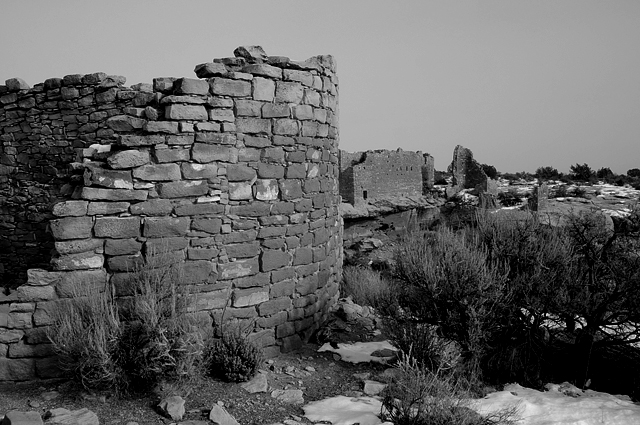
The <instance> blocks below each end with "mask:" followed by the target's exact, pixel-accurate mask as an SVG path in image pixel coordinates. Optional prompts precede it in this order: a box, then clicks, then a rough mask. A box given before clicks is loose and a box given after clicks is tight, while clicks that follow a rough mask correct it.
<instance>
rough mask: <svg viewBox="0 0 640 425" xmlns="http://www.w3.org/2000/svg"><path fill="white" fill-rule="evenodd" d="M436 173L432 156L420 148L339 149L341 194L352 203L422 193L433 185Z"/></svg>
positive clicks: (344, 199) (345, 200) (346, 200)
mask: <svg viewBox="0 0 640 425" xmlns="http://www.w3.org/2000/svg"><path fill="white" fill-rule="evenodd" d="M433 173H434V168H433V157H432V156H431V155H429V154H423V153H422V152H420V151H418V152H405V151H403V150H401V149H398V150H396V151H387V150H376V151H366V152H354V153H350V152H346V151H343V150H341V151H340V195H341V196H342V199H343V201H344V202H348V203H350V204H352V205H355V204H358V203H360V202H364V201H366V200H368V199H381V198H389V197H407V196H420V195H422V194H423V193H425V189H427V188H431V187H432V186H433Z"/></svg>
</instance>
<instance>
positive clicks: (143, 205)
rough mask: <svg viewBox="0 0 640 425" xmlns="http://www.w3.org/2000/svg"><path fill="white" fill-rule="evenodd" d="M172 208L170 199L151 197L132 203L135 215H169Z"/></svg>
mask: <svg viewBox="0 0 640 425" xmlns="http://www.w3.org/2000/svg"><path fill="white" fill-rule="evenodd" d="M172 210H173V205H172V204H171V201H169V200H168V199H151V200H148V201H145V202H139V203H137V204H133V205H131V214H135V215H168V214H170V213H171V211H172Z"/></svg>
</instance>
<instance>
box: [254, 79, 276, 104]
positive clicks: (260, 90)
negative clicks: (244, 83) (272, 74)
mask: <svg viewBox="0 0 640 425" xmlns="http://www.w3.org/2000/svg"><path fill="white" fill-rule="evenodd" d="M275 92H276V84H275V82H274V81H273V80H269V79H267V78H260V77H255V78H254V79H253V81H252V97H253V99H254V100H263V101H266V102H273V100H274V99H275Z"/></svg>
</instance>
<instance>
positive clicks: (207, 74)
mask: <svg viewBox="0 0 640 425" xmlns="http://www.w3.org/2000/svg"><path fill="white" fill-rule="evenodd" d="M193 72H195V73H196V76H197V77H198V78H211V77H224V76H225V75H227V72H228V71H227V67H226V66H224V65H223V64H221V63H216V62H209V63H201V64H200V65H196V67H195V69H194V70H193ZM208 89H209V87H207V90H208Z"/></svg>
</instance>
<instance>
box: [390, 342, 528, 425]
mask: <svg viewBox="0 0 640 425" xmlns="http://www.w3.org/2000/svg"><path fill="white" fill-rule="evenodd" d="M397 367H398V369H399V371H400V373H399V374H398V375H397V376H396V378H395V379H394V381H393V382H391V383H390V384H389V385H388V386H387V388H385V390H384V392H383V396H384V399H383V402H382V412H381V417H382V419H383V420H385V421H389V422H392V423H394V424H395V425H434V424H435V425H498V424H504V425H510V424H515V423H516V420H515V417H516V415H517V408H516V407H513V408H511V409H505V410H501V411H498V412H495V413H492V414H491V415H488V416H482V415H480V414H478V413H477V412H476V411H474V410H473V409H472V400H470V396H471V394H470V392H469V391H468V390H467V389H466V388H465V387H466V386H465V383H464V382H463V381H458V380H456V379H455V378H454V377H453V376H452V375H448V374H445V373H441V371H438V370H436V371H431V370H427V369H425V368H423V367H421V366H420V365H419V364H418V363H417V362H416V361H415V360H414V359H413V358H412V357H411V356H410V355H403V356H401V358H400V361H399V362H398V364H397Z"/></svg>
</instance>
